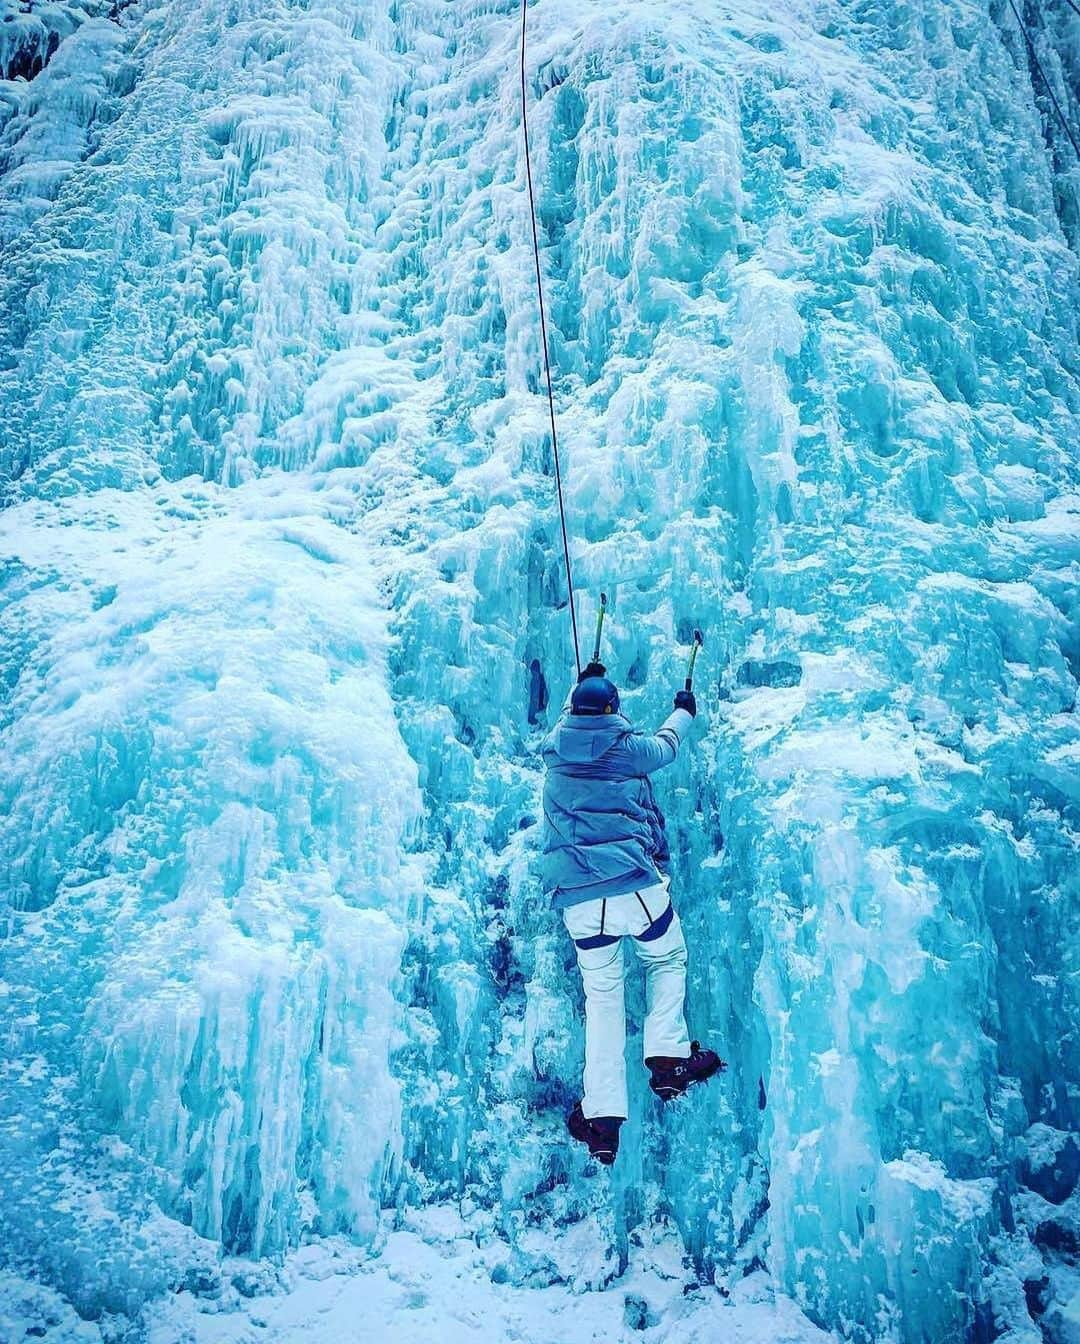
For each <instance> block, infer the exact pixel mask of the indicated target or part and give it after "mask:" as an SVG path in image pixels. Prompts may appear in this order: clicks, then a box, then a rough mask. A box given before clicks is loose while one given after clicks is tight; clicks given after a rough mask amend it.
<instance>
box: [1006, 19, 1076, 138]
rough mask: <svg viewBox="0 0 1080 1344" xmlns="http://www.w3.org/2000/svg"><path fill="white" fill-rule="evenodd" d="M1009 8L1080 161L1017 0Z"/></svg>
mask: <svg viewBox="0 0 1080 1344" xmlns="http://www.w3.org/2000/svg"><path fill="white" fill-rule="evenodd" d="M1068 3H1069V4H1070V5H1071V6H1072V8H1073V9H1075V10H1076V12H1077V13H1078V14H1080V7H1077V5H1075V4H1074V3H1073V0H1068ZM1009 8H1010V9H1011V10H1012V12H1013V14H1014V15H1015V16H1016V22H1017V23H1018V24H1019V25H1020V31H1021V32H1022V33H1023V34H1024V41H1025V42H1026V43H1027V49H1028V51H1029V53H1030V54H1031V59H1032V60H1033V61H1034V62H1035V69H1036V70H1038V72H1039V77H1040V78H1041V79H1042V82H1043V84H1044V85H1045V86H1046V92H1047V93H1048V94H1049V95H1050V101H1051V102H1052V103H1053V105H1054V111H1055V112H1056V113H1057V115H1058V121H1060V122H1061V124H1062V126H1063V127H1064V129H1065V134H1066V135H1067V136H1068V137H1069V139H1070V140H1071V141H1072V147H1073V149H1075V150H1076V157H1077V158H1078V159H1080V141H1078V140H1077V138H1076V133H1075V131H1074V130H1073V128H1072V127H1071V126H1070V125H1069V122H1068V119H1067V118H1066V116H1065V113H1064V112H1063V111H1062V110H1061V104H1060V103H1059V102H1058V100H1057V94H1056V93H1055V92H1054V90H1053V88H1052V87H1051V85H1050V81H1049V80H1048V79H1047V77H1046V71H1045V70H1044V69H1043V68H1042V62H1041V61H1040V60H1039V56H1038V53H1037V52H1036V50H1035V43H1034V42H1033V41H1032V40H1031V34H1030V33H1029V32H1028V30H1027V24H1025V23H1024V20H1023V19H1022V18H1021V16H1020V11H1019V10H1018V9H1017V7H1016V4H1015V0H1009Z"/></svg>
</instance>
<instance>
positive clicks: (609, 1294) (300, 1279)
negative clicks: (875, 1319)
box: [147, 1228, 830, 1344]
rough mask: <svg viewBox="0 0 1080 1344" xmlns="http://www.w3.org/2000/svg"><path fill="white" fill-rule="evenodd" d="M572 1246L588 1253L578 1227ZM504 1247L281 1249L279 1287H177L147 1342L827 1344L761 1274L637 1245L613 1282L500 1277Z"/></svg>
mask: <svg viewBox="0 0 1080 1344" xmlns="http://www.w3.org/2000/svg"><path fill="white" fill-rule="evenodd" d="M578 1242H579V1245H578V1248H577V1249H578V1250H579V1251H582V1252H584V1253H585V1254H586V1255H588V1254H589V1250H590V1248H589V1247H588V1246H587V1244H586V1239H585V1238H579V1239H578ZM506 1253H507V1248H506V1247H505V1246H503V1245H500V1244H498V1243H488V1244H486V1245H482V1246H477V1245H475V1244H474V1243H473V1242H472V1241H470V1240H469V1239H468V1238H467V1237H459V1238H458V1239H456V1240H449V1239H448V1240H441V1241H436V1240H433V1239H432V1235H431V1229H430V1228H425V1229H424V1235H419V1234H418V1233H417V1232H415V1231H399V1232H393V1233H391V1234H390V1236H389V1237H388V1239H387V1243H386V1246H385V1248H384V1250H383V1253H382V1255H380V1256H379V1258H377V1259H374V1260H368V1261H365V1262H362V1263H359V1264H357V1263H356V1261H355V1256H350V1254H349V1252H348V1250H347V1249H345V1248H341V1247H333V1248H326V1247H321V1248H311V1249H310V1251H309V1252H308V1253H305V1252H303V1251H301V1252H299V1253H297V1254H296V1255H294V1256H292V1257H290V1259H289V1261H288V1262H287V1264H286V1266H285V1267H284V1269H283V1271H282V1279H283V1282H284V1285H285V1288H284V1292H279V1293H275V1294H265V1295H264V1294H256V1295H255V1296H252V1297H251V1298H249V1299H246V1300H244V1299H240V1300H239V1301H236V1302H233V1303H230V1306H229V1307H228V1308H226V1309H223V1310H220V1311H215V1312H208V1311H207V1310H206V1307H205V1304H200V1303H199V1301H198V1300H197V1299H195V1298H193V1297H191V1296H190V1295H181V1296H180V1297H178V1298H177V1299H176V1300H175V1302H174V1303H172V1304H170V1307H169V1309H168V1310H167V1312H165V1313H164V1315H163V1319H161V1320H159V1321H155V1322H152V1323H150V1324H149V1326H148V1330H147V1341H148V1344H169V1341H171V1340H175V1339H176V1338H177V1337H179V1336H180V1335H181V1334H183V1337H184V1338H186V1339H189V1340H191V1341H192V1344H248V1341H251V1340H253V1339H260V1338H261V1339H267V1338H269V1339H273V1340H275V1341H277V1342H278V1344H294V1342H295V1344H301V1342H302V1341H306V1340H309V1339H310V1338H312V1336H313V1335H314V1336H316V1337H318V1338H323V1339H334V1340H340V1341H342V1344H346V1342H347V1341H350V1340H356V1341H361V1340H368V1339H371V1338H377V1339H379V1340H380V1341H382V1340H385V1341H387V1344H408V1341H412V1340H417V1339H435V1338H438V1339H440V1340H445V1341H447V1344H465V1342H466V1341H470V1340H493V1339H494V1340H516V1341H520V1344H531V1342H533V1341H535V1344H584V1341H588V1340H597V1341H600V1340H604V1341H615V1340H642V1341H645V1344H660V1341H666V1340H671V1341H674V1340H688V1341H691V1344H693V1342H694V1341H700V1344H706V1342H707V1341H710V1340H716V1339H723V1340H725V1341H728V1340H730V1341H731V1344H827V1341H828V1340H829V1339H830V1336H829V1335H827V1334H826V1333H825V1332H824V1331H821V1330H819V1329H817V1328H816V1327H814V1326H813V1325H812V1324H811V1323H810V1322H809V1321H807V1319H806V1318H805V1316H803V1314H802V1313H801V1312H800V1311H799V1310H798V1309H797V1308H796V1307H795V1306H794V1304H793V1303H792V1302H790V1301H788V1300H785V1299H784V1298H782V1297H779V1298H778V1297H776V1296H775V1295H774V1294H773V1292H772V1289H771V1286H770V1285H769V1283H768V1280H767V1277H766V1276H765V1275H764V1274H761V1273H757V1274H753V1275H751V1276H749V1277H748V1278H745V1279H740V1280H739V1281H738V1282H737V1283H736V1284H734V1285H733V1287H732V1288H731V1289H730V1290H729V1289H726V1288H725V1290H724V1291H723V1293H721V1292H718V1291H717V1290H716V1289H714V1288H713V1287H712V1286H711V1285H706V1286H702V1285H701V1284H699V1283H697V1282H696V1281H695V1279H694V1277H693V1274H692V1273H689V1274H688V1272H687V1270H686V1268H685V1267H683V1266H672V1265H665V1264H663V1263H661V1265H660V1266H659V1267H658V1266H657V1265H656V1264H654V1263H651V1262H650V1261H651V1259H652V1257H650V1256H649V1255H648V1254H639V1256H638V1259H639V1260H640V1261H641V1263H640V1264H633V1265H632V1266H631V1268H629V1269H628V1270H627V1271H626V1272H625V1273H624V1274H623V1275H621V1276H620V1277H619V1279H618V1280H617V1281H614V1282H612V1283H610V1284H608V1285H606V1286H603V1287H602V1288H601V1289H600V1290H599V1291H588V1290H578V1291H573V1290H570V1291H568V1290H567V1288H566V1287H564V1286H561V1285H553V1286H551V1287H532V1288H522V1287H516V1286H514V1285H512V1284H510V1283H507V1282H506V1272H507V1270H506V1258H505V1257H506Z"/></svg>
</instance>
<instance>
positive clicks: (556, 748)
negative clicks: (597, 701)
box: [543, 714, 633, 765]
mask: <svg viewBox="0 0 1080 1344" xmlns="http://www.w3.org/2000/svg"><path fill="white" fill-rule="evenodd" d="M632 731H633V725H632V724H631V722H630V720H629V719H626V718H624V717H623V716H622V715H621V714H603V715H601V714H568V715H567V716H566V717H565V718H564V719H562V720H561V721H560V722H559V723H557V724H556V725H555V727H554V728H553V729H552V730H551V732H550V733H549V734H548V735H547V738H546V739H545V741H544V746H543V754H544V759H545V761H547V762H548V764H554V763H555V762H557V761H567V762H571V763H574V764H579V765H580V764H581V763H583V762H585V761H595V760H597V759H599V757H601V756H603V754H604V752H605V751H608V750H609V749H610V748H611V747H613V746H614V745H615V743H616V742H618V741H619V739H620V738H621V737H623V736H624V735H625V734H626V733H629V732H632ZM550 757H555V761H554V762H553V761H551V760H550V759H549V758H550Z"/></svg>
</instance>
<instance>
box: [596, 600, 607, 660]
mask: <svg viewBox="0 0 1080 1344" xmlns="http://www.w3.org/2000/svg"><path fill="white" fill-rule="evenodd" d="M606 613H607V593H601V594H600V610H599V611H598V612H597V613H596V643H595V644H594V645H593V651H592V660H593V662H594V663H598V662H599V661H600V634H601V632H602V630H603V628H604V616H605V614H606Z"/></svg>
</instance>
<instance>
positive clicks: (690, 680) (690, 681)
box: [686, 630, 705, 691]
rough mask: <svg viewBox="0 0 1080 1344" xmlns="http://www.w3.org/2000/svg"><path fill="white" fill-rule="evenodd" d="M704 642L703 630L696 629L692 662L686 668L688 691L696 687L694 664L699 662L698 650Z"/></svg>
mask: <svg viewBox="0 0 1080 1344" xmlns="http://www.w3.org/2000/svg"><path fill="white" fill-rule="evenodd" d="M704 643H705V640H704V638H703V636H702V634H701V631H700V630H695V631H694V647H693V648H692V649H691V650H690V662H689V664H688V665H687V668H686V689H687V690H688V691H692V690H693V689H694V664H695V663H696V662H697V656H698V650H699V649H700V648H701V646H702V644H704Z"/></svg>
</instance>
